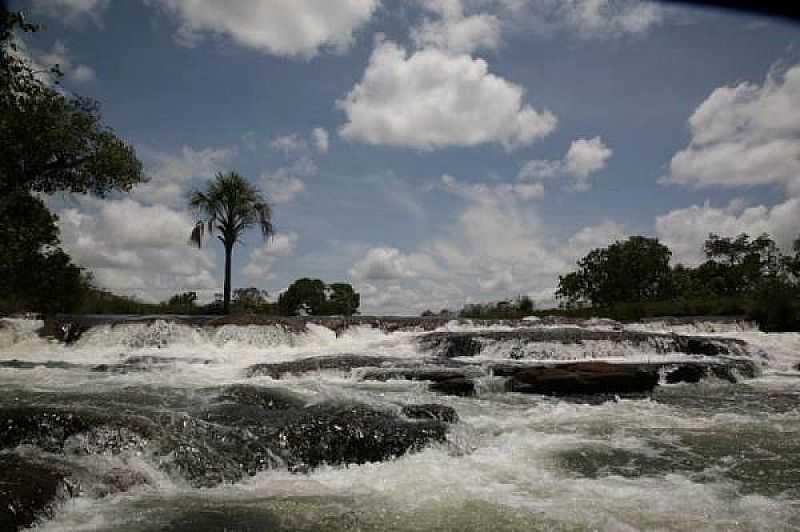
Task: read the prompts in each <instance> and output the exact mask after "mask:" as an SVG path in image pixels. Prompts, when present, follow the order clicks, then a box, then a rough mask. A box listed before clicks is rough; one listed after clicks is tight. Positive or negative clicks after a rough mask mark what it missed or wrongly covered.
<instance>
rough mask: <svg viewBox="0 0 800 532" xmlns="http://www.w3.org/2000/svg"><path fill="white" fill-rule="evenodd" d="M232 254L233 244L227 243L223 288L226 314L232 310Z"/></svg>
mask: <svg viewBox="0 0 800 532" xmlns="http://www.w3.org/2000/svg"><path fill="white" fill-rule="evenodd" d="M231 255H233V244H227V243H226V244H225V286H224V288H223V293H224V296H223V297H224V300H223V310H224V312H225V314H230V311H231Z"/></svg>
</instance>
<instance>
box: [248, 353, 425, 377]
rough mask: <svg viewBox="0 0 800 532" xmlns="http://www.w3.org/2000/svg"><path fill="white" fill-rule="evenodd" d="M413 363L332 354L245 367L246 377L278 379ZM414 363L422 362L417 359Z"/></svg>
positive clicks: (403, 360)
mask: <svg viewBox="0 0 800 532" xmlns="http://www.w3.org/2000/svg"><path fill="white" fill-rule="evenodd" d="M409 363H412V364H413V363H414V361H409V360H406V359H401V358H391V357H379V356H369V355H333V356H317V357H306V358H300V359H297V360H291V361H288V362H275V363H269V364H254V365H252V366H250V367H249V368H247V376H248V377H259V376H267V377H272V378H273V379H280V378H281V377H282V376H283V375H286V374H291V375H302V374H304V373H312V372H319V371H322V370H337V371H351V370H353V369H356V368H379V367H383V366H386V367H392V366H398V365H408V364H409ZM416 363H422V361H417V362H416Z"/></svg>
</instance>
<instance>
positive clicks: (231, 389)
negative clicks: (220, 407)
mask: <svg viewBox="0 0 800 532" xmlns="http://www.w3.org/2000/svg"><path fill="white" fill-rule="evenodd" d="M217 400H219V401H230V402H233V403H238V404H243V405H254V406H257V407H259V408H263V409H266V410H286V409H289V408H302V407H303V406H305V404H306V401H305V399H303V398H302V397H300V396H299V395H297V394H295V393H292V392H290V391H289V390H284V389H281V388H268V387H265V386H251V385H249V384H233V385H231V386H226V387H225V388H223V389H222V390H221V392H220V394H219V396H218V398H217Z"/></svg>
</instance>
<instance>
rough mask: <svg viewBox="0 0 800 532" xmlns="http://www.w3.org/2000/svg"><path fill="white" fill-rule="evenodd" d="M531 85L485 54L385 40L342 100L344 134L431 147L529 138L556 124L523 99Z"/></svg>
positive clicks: (545, 132)
mask: <svg viewBox="0 0 800 532" xmlns="http://www.w3.org/2000/svg"><path fill="white" fill-rule="evenodd" d="M524 92H525V91H524V90H523V89H522V87H520V86H519V85H516V84H514V83H511V82H510V81H507V80H505V79H503V78H501V77H498V76H496V75H494V74H491V73H490V72H489V68H488V65H487V64H486V62H485V61H484V60H482V59H476V58H472V57H471V56H469V55H467V54H454V53H450V52H447V51H443V50H439V49H424V50H419V51H416V52H413V53H411V54H410V55H409V54H408V53H407V52H406V50H404V49H403V48H401V47H400V46H398V45H397V44H395V43H393V42H389V41H385V42H380V43H378V44H377V46H376V48H375V50H374V51H373V53H372V56H371V57H370V60H369V64H368V66H367V69H366V71H365V73H364V76H363V78H362V80H361V81H360V82H359V83H357V84H356V86H355V87H353V89H352V90H351V91H350V93H349V94H348V95H347V96H346V97H345V98H344V99H343V100H340V101H339V102H338V106H339V107H340V108H341V109H342V110H343V111H344V112H345V113H346V114H347V123H345V124H344V126H342V128H341V129H340V133H341V135H342V136H343V137H345V138H346V139H349V140H357V141H361V142H366V143H369V144H377V145H390V146H402V147H411V148H417V149H425V150H432V149H436V148H444V147H448V146H475V145H478V144H483V143H491V142H497V143H500V144H502V145H503V146H504V147H506V148H507V149H511V148H515V147H518V146H523V145H528V144H531V143H532V142H534V141H535V140H537V139H540V138H542V137H545V136H547V135H548V134H550V133H551V132H552V131H553V130H554V129H555V127H556V122H557V120H556V117H555V116H554V115H553V114H552V113H551V112H550V111H546V110H545V111H537V110H535V109H534V108H533V107H531V106H530V105H529V104H526V103H524V95H525V94H524Z"/></svg>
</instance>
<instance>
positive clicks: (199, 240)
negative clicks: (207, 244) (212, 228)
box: [189, 220, 205, 248]
mask: <svg viewBox="0 0 800 532" xmlns="http://www.w3.org/2000/svg"><path fill="white" fill-rule="evenodd" d="M204 229H205V224H204V223H203V221H202V220H201V221H199V222H197V223H196V224H194V228H193V229H192V234H191V236H190V237H189V241H190V242H191V243H194V244H196V245H197V247H198V248H200V247H202V246H203V233H204Z"/></svg>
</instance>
